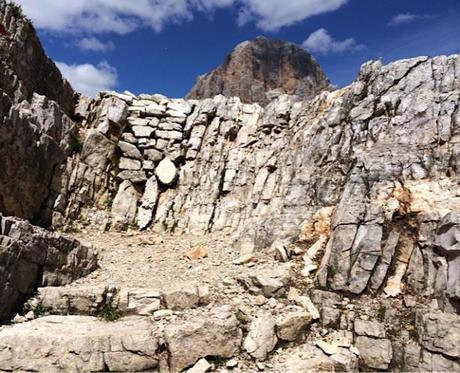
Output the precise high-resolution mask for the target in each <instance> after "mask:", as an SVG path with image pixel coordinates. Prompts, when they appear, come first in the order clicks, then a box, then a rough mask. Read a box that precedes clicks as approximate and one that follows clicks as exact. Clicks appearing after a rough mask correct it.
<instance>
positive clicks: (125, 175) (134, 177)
mask: <svg viewBox="0 0 460 373" xmlns="http://www.w3.org/2000/svg"><path fill="white" fill-rule="evenodd" d="M117 177H118V178H119V179H121V180H125V181H130V182H132V183H135V184H136V183H142V182H145V181H147V176H146V175H145V171H141V170H138V171H133V170H124V171H121V172H119V173H118V175H117Z"/></svg>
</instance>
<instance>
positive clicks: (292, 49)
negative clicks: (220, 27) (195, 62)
mask: <svg viewBox="0 0 460 373" xmlns="http://www.w3.org/2000/svg"><path fill="white" fill-rule="evenodd" d="M330 87H331V84H330V82H329V79H328V78H327V76H326V74H325V72H324V71H323V70H322V69H321V67H320V66H319V64H318V63H317V62H316V60H315V59H314V57H313V56H312V55H310V54H309V53H308V52H307V51H306V50H304V49H302V48H301V47H299V46H298V45H296V44H293V43H289V42H286V41H282V40H273V39H268V38H266V37H263V36H259V37H257V38H256V39H254V40H252V41H245V42H242V43H240V44H238V45H237V46H236V47H235V49H234V50H233V51H232V52H231V53H230V54H229V55H228V56H227V57H226V59H225V62H224V63H223V64H222V65H221V66H219V67H217V68H216V69H214V70H213V71H211V72H209V73H207V74H205V75H202V76H200V77H198V79H197V82H196V84H195V86H194V87H193V88H192V90H191V91H190V92H189V94H188V95H187V98H189V99H202V98H211V97H214V96H216V95H218V94H222V95H224V96H227V97H231V96H237V97H239V98H240V99H241V100H242V101H243V102H245V103H255V102H257V103H260V104H262V105H266V104H268V103H269V102H270V101H271V99H273V98H274V97H276V96H278V95H279V94H283V93H286V94H290V95H298V96H300V97H306V98H307V97H313V96H316V95H317V94H318V93H320V92H322V91H324V90H329V89H330Z"/></svg>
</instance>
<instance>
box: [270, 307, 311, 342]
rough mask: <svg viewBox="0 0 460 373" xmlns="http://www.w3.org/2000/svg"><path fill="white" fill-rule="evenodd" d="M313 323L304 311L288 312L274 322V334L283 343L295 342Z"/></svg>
mask: <svg viewBox="0 0 460 373" xmlns="http://www.w3.org/2000/svg"><path fill="white" fill-rule="evenodd" d="M312 322H313V317H312V316H311V315H310V314H309V313H308V312H304V311H298V312H290V313H288V314H287V315H285V316H284V317H283V318H282V319H281V320H277V322H276V334H277V336H278V338H279V339H282V340H284V341H289V342H292V341H295V340H296V339H297V338H298V337H299V336H301V335H302V333H304V332H305V330H306V329H307V328H308V327H309V326H310V324H311V323H312Z"/></svg>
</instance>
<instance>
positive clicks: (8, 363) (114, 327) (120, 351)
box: [0, 316, 159, 373]
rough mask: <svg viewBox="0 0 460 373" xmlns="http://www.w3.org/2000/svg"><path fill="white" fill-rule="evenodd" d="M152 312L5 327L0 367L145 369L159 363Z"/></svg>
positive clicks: (46, 320) (44, 320)
mask: <svg viewBox="0 0 460 373" xmlns="http://www.w3.org/2000/svg"><path fill="white" fill-rule="evenodd" d="M154 331H155V326H154V325H153V324H152V322H151V321H150V320H149V319H148V318H139V317H137V318H126V319H123V320H120V321H118V322H116V323H107V322H104V321H101V320H98V319H96V318H93V317H88V316H48V317H44V318H40V319H37V320H34V321H32V322H30V323H25V324H21V325H17V326H15V327H6V328H4V329H2V330H1V331H0V345H1V346H2V348H1V349H0V370H2V371H40V372H50V373H51V372H104V371H109V372H117V371H118V372H119V371H139V372H141V371H146V370H154V369H156V368H157V367H158V360H159V358H158V351H157V349H158V346H159V341H158V339H157V338H155V336H154Z"/></svg>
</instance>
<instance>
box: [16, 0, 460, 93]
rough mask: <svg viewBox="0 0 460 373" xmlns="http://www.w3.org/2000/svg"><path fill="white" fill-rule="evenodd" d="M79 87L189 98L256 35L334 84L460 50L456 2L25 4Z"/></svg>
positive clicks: (69, 0)
mask: <svg viewBox="0 0 460 373" xmlns="http://www.w3.org/2000/svg"><path fill="white" fill-rule="evenodd" d="M16 2H17V3H20V4H21V5H22V7H23V9H24V12H25V13H26V15H27V16H29V18H31V19H32V21H33V22H34V24H35V26H36V28H37V29H38V31H39V34H40V38H41V40H42V42H43V45H44V47H45V50H46V51H47V53H48V54H49V56H50V57H51V58H53V59H54V60H55V61H56V62H58V66H59V67H60V68H61V71H62V72H63V74H64V75H65V76H66V77H67V78H68V79H69V80H70V81H71V83H72V85H73V86H74V88H76V89H78V90H81V91H83V92H84V93H87V94H94V93H95V92H96V91H98V90H101V89H114V90H118V91H123V90H129V91H131V92H133V93H136V94H139V93H144V92H145V93H163V94H165V95H167V96H170V97H182V96H184V95H185V94H186V93H187V92H188V91H189V90H190V88H191V87H192V86H193V84H194V82H195V79H196V77H197V76H198V75H199V74H203V73H205V72H208V71H210V70H211V69H213V68H214V67H216V66H217V65H219V64H221V63H222V62H223V60H224V57H225V56H226V55H227V54H228V53H229V52H230V51H231V50H232V49H233V48H234V46H235V45H237V44H238V43H239V42H241V41H244V40H249V39H253V38H255V37H256V36H258V35H265V36H267V37H271V38H276V39H283V40H287V41H291V42H294V43H297V44H299V45H302V46H304V47H305V48H306V49H307V50H309V51H310V52H311V53H312V54H313V55H314V56H315V57H316V59H317V60H318V62H319V63H320V64H321V66H322V67H323V68H324V70H325V71H326V73H327V75H328V76H329V77H330V79H331V81H332V83H334V84H336V85H338V86H344V85H347V84H348V83H350V82H351V81H353V80H354V79H355V78H356V76H357V73H358V71H359V67H360V65H361V64H362V63H363V62H365V61H368V60H371V59H376V58H380V57H381V58H383V60H384V61H385V62H391V61H394V60H396V59H401V58H408V57H415V56H419V55H438V54H452V53H458V52H460V37H459V35H460V22H459V21H458V19H459V16H460V1H458V0H134V1H133V0H17V1H16Z"/></svg>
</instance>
